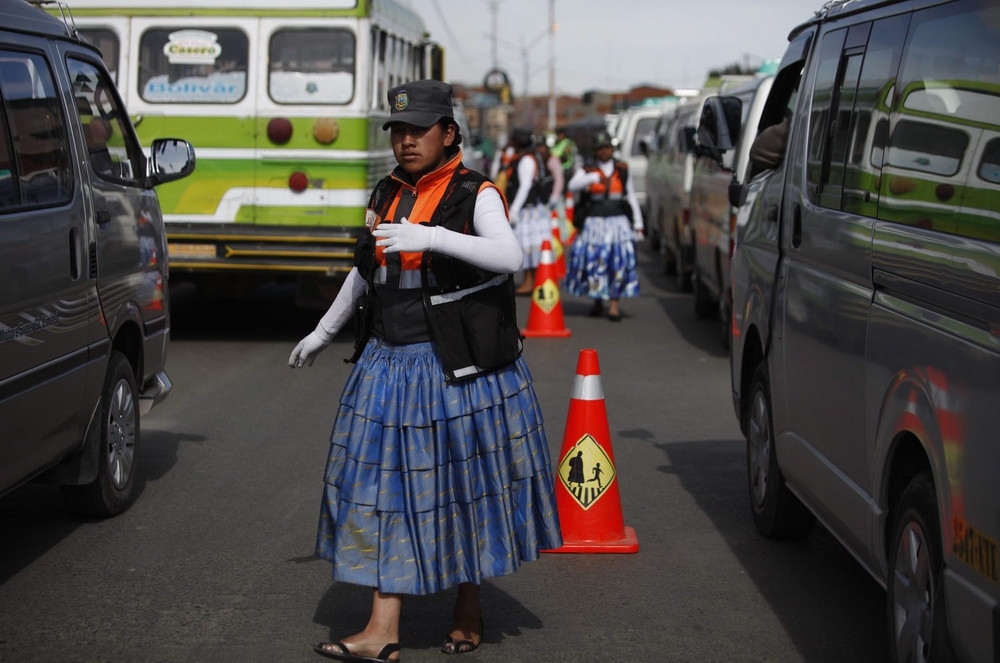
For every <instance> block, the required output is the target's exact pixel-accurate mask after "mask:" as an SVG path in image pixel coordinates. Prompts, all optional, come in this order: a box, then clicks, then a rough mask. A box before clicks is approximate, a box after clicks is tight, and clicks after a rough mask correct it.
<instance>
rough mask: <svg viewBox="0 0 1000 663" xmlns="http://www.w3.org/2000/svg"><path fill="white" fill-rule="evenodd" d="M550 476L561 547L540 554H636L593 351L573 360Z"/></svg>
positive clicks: (636, 544) (587, 351)
mask: <svg viewBox="0 0 1000 663" xmlns="http://www.w3.org/2000/svg"><path fill="white" fill-rule="evenodd" d="M556 474H557V475H558V478H557V479H556V486H555V488H556V505H557V506H558V508H559V521H560V524H561V527H562V536H563V545H562V546H560V547H559V548H553V549H551V550H543V551H542V552H550V553H634V552H638V550H639V539H638V537H636V535H635V530H634V529H632V528H631V527H626V526H625V521H624V518H623V517H622V505H621V497H620V495H619V493H618V473H617V471H616V470H615V455H614V453H613V452H612V450H611V434H610V433H609V431H608V416H607V410H606V409H605V407H604V390H603V389H602V388H601V369H600V366H599V364H598V361H597V350H581V351H580V358H579V359H578V360H577V364H576V379H575V380H574V381H573V397H572V399H571V400H570V402H569V415H568V416H567V417H566V431H565V433H564V434H563V445H562V453H561V454H560V460H559V467H558V468H557V469H556Z"/></svg>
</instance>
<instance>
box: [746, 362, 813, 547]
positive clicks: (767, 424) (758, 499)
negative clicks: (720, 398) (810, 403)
mask: <svg viewBox="0 0 1000 663" xmlns="http://www.w3.org/2000/svg"><path fill="white" fill-rule="evenodd" d="M752 385H753V386H752V387H751V388H750V405H749V407H748V408H747V411H746V413H745V414H744V415H743V416H744V417H745V418H746V422H745V425H744V427H743V430H745V431H746V437H747V485H748V487H749V489H750V505H751V507H752V510H753V520H754V524H755V525H756V526H757V529H758V530H760V532H761V534H763V535H764V536H766V537H769V538H772V539H801V538H805V537H806V536H807V535H808V534H809V532H810V531H811V530H812V528H813V525H814V524H815V523H816V517H815V516H814V515H813V514H812V513H811V512H810V511H809V510H808V509H806V507H805V506H803V505H802V502H800V501H799V498H797V497H796V496H795V495H794V494H793V493H792V491H790V490H789V489H788V486H786V485H785V477H784V476H782V474H781V469H780V468H779V467H778V456H777V454H776V453H775V448H774V424H773V422H772V420H771V392H770V386H769V384H768V377H767V366H766V365H765V364H764V362H763V361H762V362H761V363H760V364H759V365H758V366H757V368H756V370H755V371H754V376H753V383H752Z"/></svg>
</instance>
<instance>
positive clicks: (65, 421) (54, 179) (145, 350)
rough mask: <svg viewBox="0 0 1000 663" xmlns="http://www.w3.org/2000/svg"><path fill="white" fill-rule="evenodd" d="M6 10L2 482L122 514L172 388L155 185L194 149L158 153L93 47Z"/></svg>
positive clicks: (2, 63)
mask: <svg viewBox="0 0 1000 663" xmlns="http://www.w3.org/2000/svg"><path fill="white" fill-rule="evenodd" d="M0 15H2V16H3V23H2V25H0V494H3V493H6V492H7V491H10V490H12V489H13V488H15V487H17V486H19V485H20V484H22V483H24V482H26V481H28V480H31V479H33V478H39V479H44V480H47V481H50V482H54V483H59V484H61V485H62V487H63V495H64V496H65V498H66V500H67V503H68V505H69V506H70V507H71V508H73V509H74V510H76V511H78V512H80V513H83V514H86V515H92V516H110V515H114V514H117V513H119V512H121V511H123V510H125V509H126V508H128V506H129V505H130V504H131V503H132V500H133V499H134V498H135V491H134V487H135V484H136V480H135V476H136V470H137V468H138V462H139V450H140V432H139V431H140V427H139V422H140V414H142V413H145V412H148V411H149V409H150V408H151V407H152V406H153V405H154V404H155V403H157V402H159V401H161V400H163V398H165V397H166V396H167V394H168V393H169V392H170V388H171V384H170V380H169V378H168V377H167V374H166V371H165V363H166V357H167V347H168V341H169V337H170V312H169V296H168V292H167V243H166V238H165V236H164V232H163V218H162V216H161V214H160V207H159V204H158V201H157V197H156V193H155V192H154V191H153V187H154V186H156V185H157V184H159V183H161V182H168V181H171V180H176V179H179V178H181V177H184V176H186V175H187V174H189V173H190V172H191V171H192V170H194V151H193V149H192V148H191V145H190V144H188V143H187V142H185V141H182V140H176V139H166V138H160V139H157V140H155V141H153V143H152V146H151V149H152V153H151V158H149V159H147V158H146V157H145V156H144V155H143V153H142V150H141V148H140V145H139V141H138V139H137V138H136V135H135V131H134V129H133V127H132V124H131V123H130V122H129V116H128V113H127V112H126V109H125V106H124V105H123V104H122V101H121V98H120V96H119V95H118V91H117V90H116V89H115V85H114V82H113V80H112V78H111V76H110V74H109V73H108V71H107V69H106V68H105V66H104V64H103V63H102V61H101V54H100V52H99V51H98V50H97V49H96V48H93V47H92V46H89V45H88V44H86V43H84V42H83V41H82V40H81V39H80V38H79V37H78V36H76V34H75V31H74V29H73V28H72V27H68V26H67V25H65V24H64V23H63V22H62V21H60V20H57V19H55V18H53V17H51V16H49V15H48V14H46V13H45V12H43V11H42V10H41V9H39V8H38V7H37V6H33V5H31V4H28V3H27V2H24V1H23V0H0Z"/></svg>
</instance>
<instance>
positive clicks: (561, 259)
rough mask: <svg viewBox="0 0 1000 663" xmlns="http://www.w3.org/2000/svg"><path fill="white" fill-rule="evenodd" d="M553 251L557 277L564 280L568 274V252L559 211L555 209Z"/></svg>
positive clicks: (553, 212) (553, 216) (553, 211)
mask: <svg viewBox="0 0 1000 663" xmlns="http://www.w3.org/2000/svg"><path fill="white" fill-rule="evenodd" d="M552 252H553V253H555V257H556V261H555V262H556V278H557V279H559V280H562V278H563V277H565V276H566V252H565V251H564V250H563V243H562V233H560V232H559V212H557V211H555V210H552Z"/></svg>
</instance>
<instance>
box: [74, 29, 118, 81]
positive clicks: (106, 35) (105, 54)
mask: <svg viewBox="0 0 1000 663" xmlns="http://www.w3.org/2000/svg"><path fill="white" fill-rule="evenodd" d="M79 32H80V36H81V37H83V38H84V39H85V40H86V41H88V42H89V43H91V44H93V45H94V46H96V47H97V48H99V49H101V59H102V60H104V64H105V65H107V67H108V71H110V72H111V78H112V79H113V80H114V82H115V84H116V85H117V84H118V56H119V51H120V45H119V42H118V35H117V34H115V33H114V31H113V30H108V29H105V28H79Z"/></svg>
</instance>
